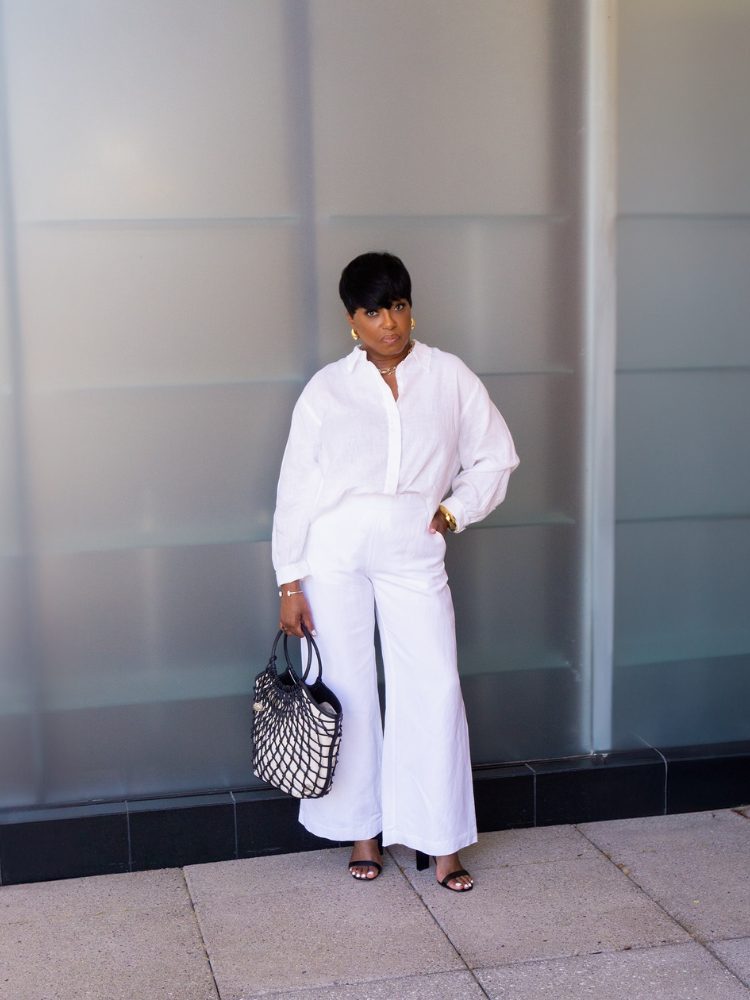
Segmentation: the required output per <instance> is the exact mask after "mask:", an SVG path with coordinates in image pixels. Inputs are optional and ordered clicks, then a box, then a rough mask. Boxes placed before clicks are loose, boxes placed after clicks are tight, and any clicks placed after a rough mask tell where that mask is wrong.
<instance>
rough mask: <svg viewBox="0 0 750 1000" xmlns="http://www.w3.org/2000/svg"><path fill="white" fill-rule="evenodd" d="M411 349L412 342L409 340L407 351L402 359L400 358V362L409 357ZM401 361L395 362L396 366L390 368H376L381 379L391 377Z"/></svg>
mask: <svg viewBox="0 0 750 1000" xmlns="http://www.w3.org/2000/svg"><path fill="white" fill-rule="evenodd" d="M412 347H414V341H413V340H410V341H409V349H408V350H407V352H406V354H405V355H404V356H403V358H401V361H404V360H405V359H406V358H408V357H409V355H410V354H411V349H412ZM401 361H397V362H396V364H395V365H391V367H390V368H378V371H379V372H380V374H381V375H382V376H383V378H386V377H387V376H388V375H393V373H394V372H395V370H396V369H397V368H398V366H399V365H400V364H401Z"/></svg>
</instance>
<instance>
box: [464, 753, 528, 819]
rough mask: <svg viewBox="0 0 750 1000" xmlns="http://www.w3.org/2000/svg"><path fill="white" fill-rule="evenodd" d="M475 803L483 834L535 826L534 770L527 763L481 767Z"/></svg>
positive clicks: (475, 792)
mask: <svg viewBox="0 0 750 1000" xmlns="http://www.w3.org/2000/svg"><path fill="white" fill-rule="evenodd" d="M474 804H475V807H476V814H477V829H478V830H479V832H480V833H488V832H489V831H491V830H510V829H513V828H514V827H525V826H533V825H534V772H533V771H532V770H531V768H530V767H528V766H527V765H526V764H506V765H502V766H499V767H489V768H478V769H477V770H476V771H475V772H474Z"/></svg>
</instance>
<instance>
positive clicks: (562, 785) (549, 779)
mask: <svg viewBox="0 0 750 1000" xmlns="http://www.w3.org/2000/svg"><path fill="white" fill-rule="evenodd" d="M529 767H531V768H532V769H533V771H534V774H535V776H536V824H537V826H552V825H555V824H559V823H592V822H597V821H600V820H609V819H627V818H629V817H633V816H658V815H661V814H662V813H663V812H664V809H665V784H666V765H665V764H664V761H663V760H662V758H661V757H660V755H659V753H657V751H656V750H651V749H644V750H633V751H623V752H613V753H609V754H591V755H589V756H586V757H576V758H568V759H565V760H549V761H537V762H530V763H529Z"/></svg>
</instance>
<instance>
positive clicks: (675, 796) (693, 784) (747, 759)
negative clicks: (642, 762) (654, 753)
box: [661, 742, 750, 813]
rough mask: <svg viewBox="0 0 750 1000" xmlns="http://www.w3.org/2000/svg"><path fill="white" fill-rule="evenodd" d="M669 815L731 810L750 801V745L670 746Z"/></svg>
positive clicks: (665, 752)
mask: <svg viewBox="0 0 750 1000" xmlns="http://www.w3.org/2000/svg"><path fill="white" fill-rule="evenodd" d="M661 752H662V753H663V754H664V757H665V758H666V761H667V812H668V813H682V812H700V811H701V810H704V809H731V808H734V807H735V806H743V805H747V804H748V803H749V802H750V742H747V743H714V744H709V745H705V746H700V745H699V746H688V747H668V748H666V749H664V750H662V751H661Z"/></svg>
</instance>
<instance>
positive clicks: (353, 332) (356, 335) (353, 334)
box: [352, 327, 359, 340]
mask: <svg viewBox="0 0 750 1000" xmlns="http://www.w3.org/2000/svg"><path fill="white" fill-rule="evenodd" d="M352 340H359V334H358V333H357V331H356V330H355V329H354V327H352Z"/></svg>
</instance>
